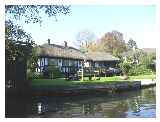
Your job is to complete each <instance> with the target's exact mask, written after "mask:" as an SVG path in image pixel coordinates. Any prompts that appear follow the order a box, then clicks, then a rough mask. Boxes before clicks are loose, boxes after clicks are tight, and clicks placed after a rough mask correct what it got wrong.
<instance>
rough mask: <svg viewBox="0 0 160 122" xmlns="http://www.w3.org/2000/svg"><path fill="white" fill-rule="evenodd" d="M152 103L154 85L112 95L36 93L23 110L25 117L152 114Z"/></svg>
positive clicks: (153, 101) (133, 115) (153, 115)
mask: <svg viewBox="0 0 160 122" xmlns="http://www.w3.org/2000/svg"><path fill="white" fill-rule="evenodd" d="M28 104H29V103H28ZM155 104H156V100H155V87H154V88H147V89H144V90H141V91H134V92H125V93H119V94H114V95H90V96H73V97H38V96H37V97H33V98H32V99H31V102H30V106H31V107H30V110H26V111H28V112H27V117H67V118H70V117H107V118H108V117H109V118H117V117H118V118H125V117H155V116H156V105H155ZM25 113H26V112H25Z"/></svg>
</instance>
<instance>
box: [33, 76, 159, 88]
mask: <svg viewBox="0 0 160 122" xmlns="http://www.w3.org/2000/svg"><path fill="white" fill-rule="evenodd" d="M155 78H156V75H155V74H151V75H139V76H129V79H128V80H122V79H121V76H113V77H101V78H100V80H91V81H89V80H88V78H85V80H84V81H67V80H65V79H63V78H59V79H34V80H32V85H33V86H44V85H47V86H48V85H49V86H50V85H53V86H70V85H81V84H82V85H83V84H110V83H116V82H131V81H133V80H134V79H155Z"/></svg>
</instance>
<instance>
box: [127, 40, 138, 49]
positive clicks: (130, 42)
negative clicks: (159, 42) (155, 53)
mask: <svg viewBox="0 0 160 122" xmlns="http://www.w3.org/2000/svg"><path fill="white" fill-rule="evenodd" d="M127 45H128V47H129V48H130V49H137V48H138V47H137V44H136V41H134V40H133V39H132V38H131V39H129V41H128V43H127Z"/></svg>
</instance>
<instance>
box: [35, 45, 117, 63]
mask: <svg viewBox="0 0 160 122" xmlns="http://www.w3.org/2000/svg"><path fill="white" fill-rule="evenodd" d="M37 54H38V56H41V57H59V58H70V59H81V60H82V59H85V60H93V61H117V60H119V59H118V58H116V57H114V56H112V55H110V54H109V53H105V52H92V53H85V54H84V53H82V52H81V51H80V50H78V49H76V48H73V47H69V46H67V47H65V46H60V45H55V44H43V45H41V46H39V47H38V49H37Z"/></svg>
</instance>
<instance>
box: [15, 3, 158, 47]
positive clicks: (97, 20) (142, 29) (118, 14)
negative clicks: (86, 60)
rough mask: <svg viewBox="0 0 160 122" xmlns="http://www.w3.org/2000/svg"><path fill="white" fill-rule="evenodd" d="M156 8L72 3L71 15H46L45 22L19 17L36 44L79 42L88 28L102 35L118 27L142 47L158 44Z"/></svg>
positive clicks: (125, 38)
mask: <svg viewBox="0 0 160 122" xmlns="http://www.w3.org/2000/svg"><path fill="white" fill-rule="evenodd" d="M155 16H156V8H155V6H151V5H133V6H128V5H126V6H122V5H114V6H111V5H72V6H71V12H70V13H69V14H68V15H58V16H57V19H58V21H55V18H54V17H53V18H48V17H47V16H46V15H43V23H42V26H40V25H39V24H32V23H30V24H26V23H24V22H22V21H17V23H18V24H20V25H21V26H22V27H23V29H24V30H25V31H26V32H27V33H30V34H31V36H32V37H33V39H34V41H35V42H36V43H37V44H39V45H40V44H43V43H46V42H47V39H51V43H54V44H63V42H64V41H67V42H68V45H70V46H74V47H75V46H76V45H75V42H76V35H77V34H78V32H81V31H84V30H88V31H91V32H93V33H94V34H95V36H96V38H97V39H100V38H101V37H102V36H103V35H104V34H105V33H107V32H111V31H112V30H117V31H119V32H121V33H122V34H123V37H124V40H125V42H127V41H128V40H129V39H130V38H132V39H133V40H134V41H136V42H137V45H138V47H139V48H148V47H150V48H152V47H156V38H155V22H156V18H155Z"/></svg>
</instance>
